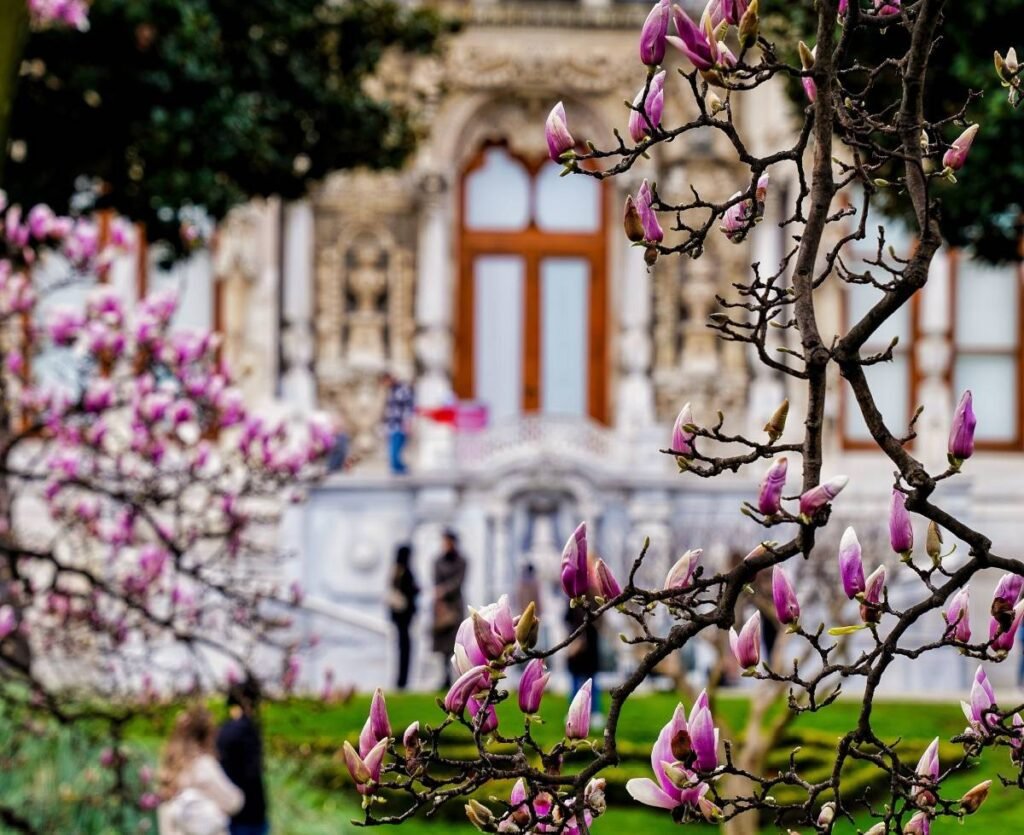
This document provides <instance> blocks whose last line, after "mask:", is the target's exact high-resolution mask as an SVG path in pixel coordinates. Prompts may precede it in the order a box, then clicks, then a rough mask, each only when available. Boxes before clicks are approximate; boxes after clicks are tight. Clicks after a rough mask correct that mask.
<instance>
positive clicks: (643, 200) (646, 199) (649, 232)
mask: <svg viewBox="0 0 1024 835" xmlns="http://www.w3.org/2000/svg"><path fill="white" fill-rule="evenodd" d="M653 199H654V196H653V194H652V193H651V186H650V184H649V183H648V182H647V180H644V181H643V182H642V183H641V184H640V188H639V189H638V190H637V193H636V211H637V214H638V215H639V216H640V225H641V227H642V228H643V240H644V241H645V242H646V243H649V244H657V243H661V242H662V240H664V238H665V232H664V230H662V228H661V224H660V223H659V222H658V213H657V212H656V211H655V210H654V208H653V207H652V205H651V202H652V201H653Z"/></svg>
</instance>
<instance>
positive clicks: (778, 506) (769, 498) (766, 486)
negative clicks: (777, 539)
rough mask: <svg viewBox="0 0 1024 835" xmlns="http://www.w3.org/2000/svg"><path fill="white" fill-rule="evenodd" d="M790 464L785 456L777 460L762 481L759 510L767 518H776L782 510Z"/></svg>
mask: <svg viewBox="0 0 1024 835" xmlns="http://www.w3.org/2000/svg"><path fill="white" fill-rule="evenodd" d="M788 464H789V462H788V461H787V460H786V457H785V456H782V457H780V458H776V459H775V460H774V461H773V462H772V465H771V466H770V467H769V468H768V472H766V473H765V474H764V478H763V479H762V480H761V488H760V490H758V493H757V509H758V510H760V511H761V512H762V513H763V514H764V515H765V516H774V515H775V514H776V513H778V512H779V511H780V510H782V491H783V489H784V488H785V486H786V468H787V466H788Z"/></svg>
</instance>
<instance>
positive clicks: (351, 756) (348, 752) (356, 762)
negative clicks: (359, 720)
mask: <svg viewBox="0 0 1024 835" xmlns="http://www.w3.org/2000/svg"><path fill="white" fill-rule="evenodd" d="M387 746H388V743H387V740H386V739H382V740H381V741H380V742H378V743H377V744H376V745H375V746H374V747H373V748H372V749H371V750H370V751H369V752H368V753H367V754H366V756H365V757H361V756H359V754H358V753H356V750H355V749H354V748H353V747H352V746H351V745H350V744H349V743H348V740H346V741H345V742H344V744H343V745H342V753H343V755H344V757H345V767H346V768H347V769H348V773H349V774H350V775H351V776H352V781H353V782H354V783H355V784H356V791H358V792H359V793H360V794H363V795H369V794H373V792H374V790H375V789H376V788H377V784H378V782H379V781H380V770H381V764H382V763H383V761H384V754H385V753H386V752H387Z"/></svg>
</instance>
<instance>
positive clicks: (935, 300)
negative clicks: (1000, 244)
mask: <svg viewBox="0 0 1024 835" xmlns="http://www.w3.org/2000/svg"><path fill="white" fill-rule="evenodd" d="M955 259H956V256H955V255H954V256H950V254H949V252H947V251H946V250H942V251H941V252H940V253H939V254H938V255H937V256H936V257H935V260H934V261H933V262H932V267H931V270H930V271H929V274H928V283H927V284H925V286H924V289H922V290H921V308H920V328H921V330H920V336H919V337H918V339H917V342H916V344H915V345H914V351H915V357H914V358H915V359H916V360H917V371H918V374H919V375H920V383H919V384H918V391H917V403H927V404H928V408H927V409H925V410H924V412H923V413H922V414H921V417H920V418H919V419H918V421H917V441H916V444H917V455H918V457H919V458H921V459H923V460H924V461H925V462H934V463H935V464H937V465H938V464H939V463H940V462H945V458H946V442H947V439H948V433H949V419H950V417H949V416H950V415H952V414H953V408H954V403H953V393H952V392H951V391H950V386H949V383H948V381H947V379H946V371H947V369H948V368H949V363H950V355H951V350H952V346H951V345H950V339H949V337H950V334H951V333H952V329H953V325H952V322H951V321H950V319H951V315H950V314H951V312H952V306H951V303H950V285H951V283H952V272H953V270H955V269H956V260H955Z"/></svg>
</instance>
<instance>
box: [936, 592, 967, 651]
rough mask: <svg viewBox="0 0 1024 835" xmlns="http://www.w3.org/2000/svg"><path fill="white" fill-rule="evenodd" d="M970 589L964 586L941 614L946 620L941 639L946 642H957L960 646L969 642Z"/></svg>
mask: <svg viewBox="0 0 1024 835" xmlns="http://www.w3.org/2000/svg"><path fill="white" fill-rule="evenodd" d="M970 594H971V592H970V589H969V588H968V587H967V586H964V587H963V588H962V589H960V590H959V591H958V592H957V593H956V594H954V595H953V597H952V599H951V600H950V601H949V608H948V609H947V610H946V611H945V612H943V613H942V617H943V618H945V620H946V632H945V634H944V635H943V637H944V638H945V639H946V640H947V641H959V642H960V643H962V644H966V643H969V642H970V640H971V613H970V600H971V598H970Z"/></svg>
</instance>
